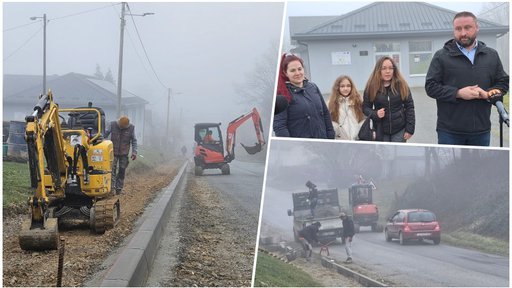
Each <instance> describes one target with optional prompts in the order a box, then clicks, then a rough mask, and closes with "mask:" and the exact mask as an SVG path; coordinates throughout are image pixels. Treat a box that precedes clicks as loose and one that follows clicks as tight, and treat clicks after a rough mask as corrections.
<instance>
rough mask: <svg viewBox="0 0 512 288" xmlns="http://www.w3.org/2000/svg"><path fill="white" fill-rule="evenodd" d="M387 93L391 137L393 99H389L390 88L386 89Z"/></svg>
mask: <svg viewBox="0 0 512 288" xmlns="http://www.w3.org/2000/svg"><path fill="white" fill-rule="evenodd" d="M386 94H387V96H388V109H389V113H388V115H389V117H388V118H389V137H391V131H392V130H393V129H392V124H391V100H390V99H389V90H386Z"/></svg>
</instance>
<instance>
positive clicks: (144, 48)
mask: <svg viewBox="0 0 512 288" xmlns="http://www.w3.org/2000/svg"><path fill="white" fill-rule="evenodd" d="M128 10H129V11H130V12H131V10H130V6H129V5H128ZM130 18H132V22H133V26H134V27H135V31H136V32H137V37H138V38H139V41H140V45H142V50H143V51H144V55H146V59H147V60H148V63H149V67H151V70H152V71H153V74H154V75H155V77H156V79H157V80H158V82H160V85H162V87H163V88H164V89H168V88H167V86H165V85H164V84H163V83H162V81H161V80H160V78H159V77H158V75H157V74H156V71H155V68H154V67H153V64H152V63H151V60H149V56H148V52H147V51H146V47H144V43H142V39H141V37H140V34H139V29H137V25H136V24H135V20H134V19H133V15H131V14H130Z"/></svg>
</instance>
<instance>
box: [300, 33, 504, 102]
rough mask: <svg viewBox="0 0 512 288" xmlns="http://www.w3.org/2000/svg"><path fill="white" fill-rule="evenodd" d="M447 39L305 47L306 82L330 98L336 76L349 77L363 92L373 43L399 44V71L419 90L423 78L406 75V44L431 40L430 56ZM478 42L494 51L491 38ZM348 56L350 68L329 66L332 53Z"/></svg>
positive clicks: (336, 42) (338, 42)
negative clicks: (306, 59) (308, 76)
mask: <svg viewBox="0 0 512 288" xmlns="http://www.w3.org/2000/svg"><path fill="white" fill-rule="evenodd" d="M449 39H450V37H445V38H439V37H436V38H434V37H430V38H426V37H418V38H395V39H392V38H387V39H372V40H320V41H314V42H309V43H307V45H308V49H309V53H308V52H304V53H308V56H309V67H306V69H307V70H309V74H310V79H311V81H312V82H314V83H315V84H317V85H318V87H319V88H320V91H321V92H322V93H323V94H330V91H331V88H332V84H333V82H334V80H335V79H336V78H337V77H338V76H340V75H348V76H350V77H351V78H352V79H353V80H354V82H355V85H356V87H357V89H358V90H360V91H362V90H364V87H365V86H366V82H367V81H368V78H369V76H370V74H371V72H372V70H373V67H374V65H375V60H374V59H375V53H374V51H373V43H374V42H376V41H386V42H399V43H400V50H401V51H400V71H401V73H402V74H403V75H404V77H405V79H406V81H407V83H408V84H409V85H410V86H411V87H423V86H424V85H425V76H424V75H421V76H416V75H415V76H410V75H409V64H408V63H409V44H408V42H409V41H411V40H432V50H433V51H432V56H433V55H434V53H435V52H436V51H437V50H439V49H441V48H442V47H443V45H444V43H445V42H446V41H448V40H449ZM478 40H480V41H483V42H484V43H486V45H487V46H489V47H492V48H495V47H496V36H495V35H481V36H480V37H479V38H478ZM344 51H348V52H350V56H351V57H350V58H351V63H350V65H332V59H331V53H332V52H344ZM360 51H368V56H360V55H359V52H360Z"/></svg>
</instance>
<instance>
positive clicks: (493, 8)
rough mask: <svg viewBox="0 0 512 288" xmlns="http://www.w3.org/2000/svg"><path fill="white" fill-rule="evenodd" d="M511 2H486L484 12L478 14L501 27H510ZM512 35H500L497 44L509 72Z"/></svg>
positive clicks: (483, 5) (483, 6)
mask: <svg viewBox="0 0 512 288" xmlns="http://www.w3.org/2000/svg"><path fill="white" fill-rule="evenodd" d="M509 7H510V4H509V2H484V3H482V11H481V12H480V13H479V14H478V18H481V19H485V20H489V21H492V22H495V23H497V24H501V25H506V26H508V25H509V15H510V8H509ZM509 39H510V33H506V34H504V35H500V36H499V37H498V40H497V42H496V50H497V51H498V53H499V55H500V58H501V61H502V62H503V68H504V69H505V71H507V72H508V67H509V61H510V58H509V57H510V56H509V53H508V51H509V48H510V40H509Z"/></svg>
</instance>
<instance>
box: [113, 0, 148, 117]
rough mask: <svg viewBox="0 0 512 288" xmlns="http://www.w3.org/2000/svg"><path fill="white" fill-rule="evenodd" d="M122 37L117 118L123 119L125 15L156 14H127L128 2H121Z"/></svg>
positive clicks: (118, 75)
mask: <svg viewBox="0 0 512 288" xmlns="http://www.w3.org/2000/svg"><path fill="white" fill-rule="evenodd" d="M121 5H122V7H121V33H120V34H121V35H120V40H119V69H118V71H117V118H119V117H121V94H122V90H123V42H124V26H125V25H126V20H124V16H125V15H131V16H142V17H144V16H147V15H154V14H155V13H143V14H129V13H128V14H127V13H126V12H125V11H126V5H127V4H126V2H121Z"/></svg>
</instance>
